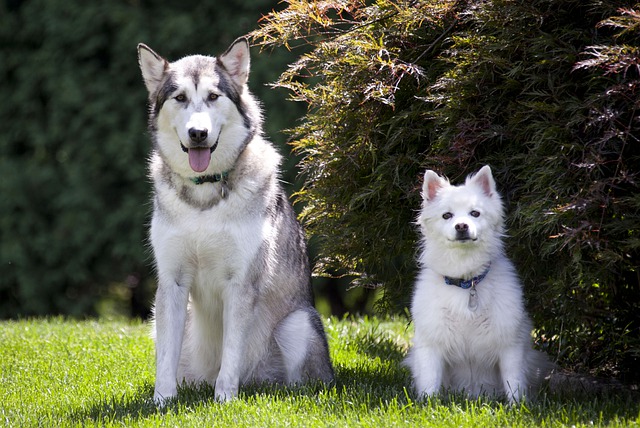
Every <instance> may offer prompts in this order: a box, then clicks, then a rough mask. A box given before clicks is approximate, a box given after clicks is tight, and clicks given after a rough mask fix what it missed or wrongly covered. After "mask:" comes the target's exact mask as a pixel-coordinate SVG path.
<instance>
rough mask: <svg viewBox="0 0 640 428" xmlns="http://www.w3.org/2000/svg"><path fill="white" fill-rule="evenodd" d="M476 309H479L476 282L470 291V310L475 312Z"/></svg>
mask: <svg viewBox="0 0 640 428" xmlns="http://www.w3.org/2000/svg"><path fill="white" fill-rule="evenodd" d="M476 309H478V292H477V291H476V283H475V281H474V282H473V283H472V284H471V289H470V290H469V310H470V311H471V312H475V311H476Z"/></svg>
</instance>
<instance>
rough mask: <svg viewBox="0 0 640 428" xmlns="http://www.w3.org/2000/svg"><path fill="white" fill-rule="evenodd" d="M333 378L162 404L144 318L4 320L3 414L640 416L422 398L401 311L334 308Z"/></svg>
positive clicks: (446, 419)
mask: <svg viewBox="0 0 640 428" xmlns="http://www.w3.org/2000/svg"><path fill="white" fill-rule="evenodd" d="M326 327H327V331H328V334H329V341H330V347H331V356H332V358H333V361H334V366H335V369H336V375H337V380H336V383H335V385H331V386H329V387H326V386H324V385H308V386H305V387H296V388H284V387H273V386H266V385H265V386H255V387H250V388H243V389H242V390H241V393H240V397H239V399H237V400H234V401H232V402H229V403H216V402H215V401H214V400H213V390H212V388H211V387H208V386H204V385H202V386H199V387H196V388H183V389H181V391H180V394H179V397H178V399H177V400H175V401H174V402H172V403H171V404H169V406H167V407H166V408H165V409H162V410H159V409H156V408H155V407H154V406H153V404H152V402H151V397H152V393H153V382H154V358H153V355H154V350H153V342H152V340H151V339H150V338H149V334H148V333H149V328H148V326H147V325H146V324H143V323H140V322H129V321H67V320H62V319H59V318H55V319H46V320H27V321H18V322H2V323H0V426H11V427H13V426H16V427H30V426H44V427H58V426H63V427H66V426H127V427H130V426H153V427H155V426H171V427H174V426H176V427H189V426H194V427H204V426H247V427H265V426H274V427H287V426H303V427H316V426H318V427H325V426H327V427H349V426H354V427H355V426H371V427H392V426H410V427H416V426H434V427H459V426H469V427H477V426H487V427H493V426H495V427H505V426H509V427H521V426H538V427H543V426H549V427H557V426H567V427H570V426H578V427H579V426H638V424H639V423H640V405H639V404H638V397H637V395H635V396H632V395H631V394H630V393H624V392H618V393H609V394H597V395H596V394H588V393H585V392H580V393H564V394H562V395H559V394H548V395H546V396H544V397H543V398H541V399H540V400H539V401H538V402H536V403H529V404H520V405H516V406H508V405H506V404H505V403H503V402H500V401H494V400H489V399H480V400H466V399H465V398H464V397H462V396H445V397H439V398H434V399H430V400H427V401H420V400H416V398H415V397H414V396H413V395H412V394H411V393H410V392H409V391H408V388H407V385H408V384H409V373H408V372H407V371H406V370H404V369H402V368H400V366H399V363H400V361H401V360H402V358H403V355H404V354H405V352H406V349H407V347H408V344H409V339H410V337H411V334H412V329H411V327H409V326H407V322H406V320H402V319H400V320H384V321H381V320H377V319H366V318H365V319H360V318H358V319H345V320H336V319H330V320H328V321H327V323H326Z"/></svg>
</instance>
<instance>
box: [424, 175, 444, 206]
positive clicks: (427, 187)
mask: <svg viewBox="0 0 640 428" xmlns="http://www.w3.org/2000/svg"><path fill="white" fill-rule="evenodd" d="M448 185H449V182H448V181H447V180H446V179H445V178H442V177H440V176H439V175H438V174H436V173H435V172H433V171H431V170H430V169H428V170H426V171H425V173H424V182H423V183H422V199H424V201H425V202H431V201H433V199H434V198H435V197H436V194H437V193H438V190H440V189H441V188H443V187H444V186H448Z"/></svg>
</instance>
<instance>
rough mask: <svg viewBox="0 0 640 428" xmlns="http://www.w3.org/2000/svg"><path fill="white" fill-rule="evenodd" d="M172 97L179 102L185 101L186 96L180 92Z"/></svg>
mask: <svg viewBox="0 0 640 428" xmlns="http://www.w3.org/2000/svg"><path fill="white" fill-rule="evenodd" d="M174 99H175V100H176V101H177V102H179V103H183V102H185V101H187V96H186V95H185V94H180V95H176V97H175V98H174Z"/></svg>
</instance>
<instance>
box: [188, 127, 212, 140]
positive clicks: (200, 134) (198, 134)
mask: <svg viewBox="0 0 640 428" xmlns="http://www.w3.org/2000/svg"><path fill="white" fill-rule="evenodd" d="M208 134H209V132H208V131H207V130H206V129H198V128H189V138H190V139H191V141H193V142H194V143H202V142H203V141H204V140H206V139H207V135H208Z"/></svg>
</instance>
